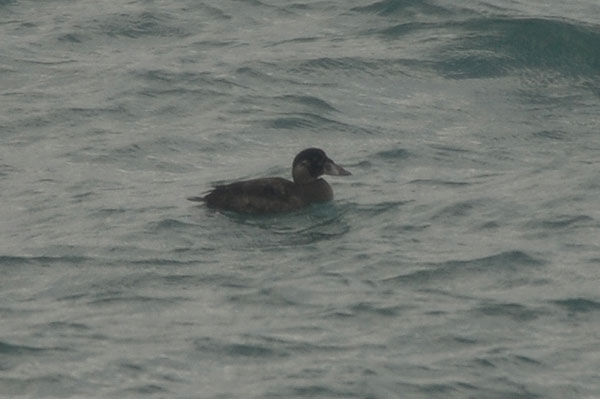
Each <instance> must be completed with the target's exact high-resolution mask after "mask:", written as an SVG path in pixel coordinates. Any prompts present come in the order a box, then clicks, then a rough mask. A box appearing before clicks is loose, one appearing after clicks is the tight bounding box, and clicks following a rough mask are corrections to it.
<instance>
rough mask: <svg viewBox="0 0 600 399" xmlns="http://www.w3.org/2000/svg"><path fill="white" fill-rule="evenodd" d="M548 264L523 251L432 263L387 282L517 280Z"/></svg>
mask: <svg viewBox="0 0 600 399" xmlns="http://www.w3.org/2000/svg"><path fill="white" fill-rule="evenodd" d="M545 263H546V262H545V261H543V260H541V259H537V258H534V257H533V256H530V255H528V254H527V253H525V252H522V251H507V252H502V253H499V254H497V255H491V256H486V257H482V258H475V259H470V260H451V261H445V262H440V263H430V264H427V265H426V268H425V269H422V270H417V271H414V272H411V273H408V274H401V275H399V276H396V277H392V278H388V279H385V280H384V281H386V282H404V283H420V284H423V283H428V282H433V281H436V280H447V279H449V278H458V277H461V276H465V275H467V276H474V275H477V274H484V275H486V276H488V275H490V274H505V273H508V274H510V275H511V276H512V275H513V274H514V277H513V278H516V276H517V275H519V274H520V273H524V272H525V271H527V270H528V269H530V268H537V267H539V266H542V265H544V264H545Z"/></svg>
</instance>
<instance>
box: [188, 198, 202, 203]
mask: <svg viewBox="0 0 600 399" xmlns="http://www.w3.org/2000/svg"><path fill="white" fill-rule="evenodd" d="M187 199H188V201H194V202H205V201H206V199H205V198H204V197H187Z"/></svg>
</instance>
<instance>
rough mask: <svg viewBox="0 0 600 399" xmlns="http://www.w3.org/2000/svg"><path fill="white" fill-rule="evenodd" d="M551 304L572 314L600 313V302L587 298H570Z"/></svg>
mask: <svg viewBox="0 0 600 399" xmlns="http://www.w3.org/2000/svg"><path fill="white" fill-rule="evenodd" d="M551 303H553V304H555V305H557V306H560V307H561V308H564V309H566V310H567V311H569V312H571V313H589V312H598V311H600V302H597V301H593V300H590V299H586V298H568V299H560V300H555V301H552V302H551Z"/></svg>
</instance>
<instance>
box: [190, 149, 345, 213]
mask: <svg viewBox="0 0 600 399" xmlns="http://www.w3.org/2000/svg"><path fill="white" fill-rule="evenodd" d="M350 174H351V173H350V172H348V171H347V170H346V169H344V168H342V167H341V166H339V165H337V164H336V163H335V162H333V161H332V160H331V159H330V158H329V157H328V156H327V154H325V151H323V150H321V149H320V148H307V149H305V150H303V151H301V152H300V153H298V155H296V157H295V158H294V162H293V163H292V177H293V179H294V181H290V180H287V179H284V178H281V177H266V178H261V179H252V180H244V181H238V182H235V183H231V184H223V185H217V186H215V187H214V188H213V189H212V190H211V191H210V192H209V193H208V194H207V195H205V196H203V197H190V198H188V200H190V201H198V202H204V203H205V204H206V205H207V206H208V207H210V208H215V209H220V210H226V211H235V212H243V213H259V214H260V213H275V212H286V211H292V210H295V209H300V208H302V207H305V206H307V205H310V204H312V203H316V202H325V201H331V200H332V199H333V190H332V189H331V186H330V185H329V183H327V182H326V181H325V180H324V179H322V178H320V176H322V175H333V176H348V175H350Z"/></svg>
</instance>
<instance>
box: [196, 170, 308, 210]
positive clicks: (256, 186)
mask: <svg viewBox="0 0 600 399" xmlns="http://www.w3.org/2000/svg"><path fill="white" fill-rule="evenodd" d="M196 198H200V197H196ZM194 200H195V199H194ZM201 200H202V201H204V202H205V203H206V205H207V206H209V207H212V208H217V209H223V210H230V211H236V212H248V213H270V212H282V211H289V210H292V209H297V208H300V207H302V206H303V205H304V204H303V202H302V198H301V196H300V195H298V190H297V188H296V186H295V184H294V183H293V182H291V181H289V180H286V179H282V178H280V177H269V178H264V179H253V180H245V181H240V182H236V183H231V184H225V185H219V186H216V187H215V188H214V189H213V190H212V191H211V192H210V193H209V194H208V195H206V196H204V197H202V198H201Z"/></svg>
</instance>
